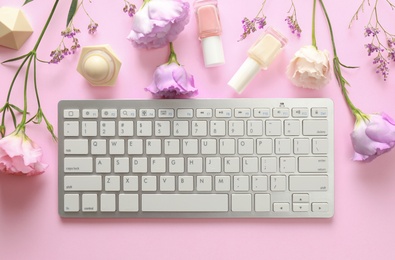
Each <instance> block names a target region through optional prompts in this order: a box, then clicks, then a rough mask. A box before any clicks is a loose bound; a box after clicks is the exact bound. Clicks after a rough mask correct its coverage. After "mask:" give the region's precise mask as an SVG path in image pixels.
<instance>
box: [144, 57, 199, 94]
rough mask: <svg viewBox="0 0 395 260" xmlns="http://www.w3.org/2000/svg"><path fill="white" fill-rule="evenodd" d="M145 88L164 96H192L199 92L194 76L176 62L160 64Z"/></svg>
mask: <svg viewBox="0 0 395 260" xmlns="http://www.w3.org/2000/svg"><path fill="white" fill-rule="evenodd" d="M145 90H147V91H149V92H151V93H152V94H153V95H154V96H155V97H163V98H175V97H192V96H195V95H197V93H198V90H197V88H195V82H194V79H193V76H192V75H189V74H188V73H187V71H186V70H185V69H184V67H183V66H180V65H178V64H177V63H174V62H172V63H165V64H162V65H160V66H159V67H158V68H157V69H156V70H155V72H154V80H153V81H152V83H151V85H149V86H148V87H147V88H145Z"/></svg>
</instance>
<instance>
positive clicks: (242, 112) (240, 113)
mask: <svg viewBox="0 0 395 260" xmlns="http://www.w3.org/2000/svg"><path fill="white" fill-rule="evenodd" d="M235 117H236V118H249V117H251V109H249V108H236V109H235Z"/></svg>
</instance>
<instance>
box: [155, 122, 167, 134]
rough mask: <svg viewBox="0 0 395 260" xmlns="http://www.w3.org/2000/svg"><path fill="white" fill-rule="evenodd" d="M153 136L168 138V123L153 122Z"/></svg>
mask: <svg viewBox="0 0 395 260" xmlns="http://www.w3.org/2000/svg"><path fill="white" fill-rule="evenodd" d="M155 136H170V121H155Z"/></svg>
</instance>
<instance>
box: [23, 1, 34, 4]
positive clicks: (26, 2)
mask: <svg viewBox="0 0 395 260" xmlns="http://www.w3.org/2000/svg"><path fill="white" fill-rule="evenodd" d="M30 2H33V0H26V1H25V2H24V3H23V5H27V4H28V3H30Z"/></svg>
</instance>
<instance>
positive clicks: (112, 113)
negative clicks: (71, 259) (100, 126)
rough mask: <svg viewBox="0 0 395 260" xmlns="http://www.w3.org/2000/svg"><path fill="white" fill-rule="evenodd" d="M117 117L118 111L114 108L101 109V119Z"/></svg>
mask: <svg viewBox="0 0 395 260" xmlns="http://www.w3.org/2000/svg"><path fill="white" fill-rule="evenodd" d="M117 116H118V111H117V110H116V109H114V108H107V109H102V111H101V117H102V118H116V117H117Z"/></svg>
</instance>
